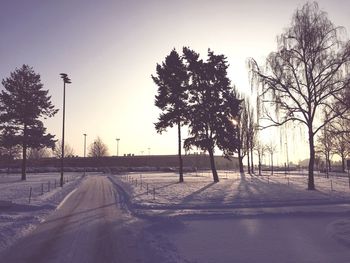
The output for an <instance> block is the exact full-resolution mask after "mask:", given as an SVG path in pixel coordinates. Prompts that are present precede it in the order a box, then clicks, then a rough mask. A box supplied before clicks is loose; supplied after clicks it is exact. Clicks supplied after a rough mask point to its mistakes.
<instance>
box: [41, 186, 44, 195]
mask: <svg viewBox="0 0 350 263" xmlns="http://www.w3.org/2000/svg"><path fill="white" fill-rule="evenodd" d="M43 194H44V183H42V184H41V195H43Z"/></svg>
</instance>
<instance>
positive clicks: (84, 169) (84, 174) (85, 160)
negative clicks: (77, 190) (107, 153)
mask: <svg viewBox="0 0 350 263" xmlns="http://www.w3.org/2000/svg"><path fill="white" fill-rule="evenodd" d="M83 135H84V176H85V172H86V171H85V169H86V168H85V167H86V159H85V158H86V135H87V134H86V133H84V134H83Z"/></svg>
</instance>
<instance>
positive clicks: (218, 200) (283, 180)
mask: <svg viewBox="0 0 350 263" xmlns="http://www.w3.org/2000/svg"><path fill="white" fill-rule="evenodd" d="M66 175H67V178H68V179H69V181H68V183H66V184H65V186H64V187H63V189H61V188H60V187H56V188H55V179H56V186H58V179H59V174H58V173H51V174H28V180H27V181H25V182H23V181H21V180H20V175H9V176H8V175H0V200H2V201H11V202H12V204H8V203H6V202H0V252H1V250H2V249H4V248H5V247H7V246H9V245H10V244H12V243H13V242H14V240H16V239H18V238H19V237H21V236H24V235H25V234H26V233H28V232H30V230H32V229H33V228H34V226H36V225H37V224H38V223H40V222H42V221H43V220H44V219H45V218H47V216H48V214H49V213H50V212H52V211H54V210H55V209H56V208H57V206H58V205H59V204H60V203H61V202H62V200H64V199H65V197H67V196H68V194H69V193H71V192H72V191H74V189H76V188H77V186H79V184H80V183H81V182H82V180H84V178H82V177H81V175H82V174H81V173H66ZM219 176H220V179H221V180H220V182H219V183H213V182H212V177H211V174H210V172H198V173H190V174H185V182H184V183H178V175H177V174H175V173H142V174H141V173H129V174H125V175H109V176H108V178H109V179H110V180H111V181H112V182H113V186H114V187H116V190H117V191H118V194H117V195H116V202H115V203H114V201H113V200H114V199H113V198H112V199H111V200H112V201H108V205H103V204H102V205H101V204H99V203H96V204H95V206H96V207H97V208H99V209H87V211H85V210H84V213H80V212H79V213H76V214H77V215H79V216H80V217H82V218H81V219H79V222H82V221H84V220H83V219H84V216H85V215H86V213H87V212H88V213H91V215H90V216H91V217H92V216H93V218H100V217H99V216H97V214H96V213H97V212H98V211H100V212H101V211H104V209H112V208H113V209H117V210H118V209H121V210H120V211H119V210H118V211H119V212H118V213H121V211H122V210H123V211H124V213H127V214H128V213H129V210H130V212H132V213H134V214H135V215H137V216H140V217H141V220H138V219H137V220H136V221H135V218H134V217H132V216H131V215H130V220H131V221H132V222H134V221H135V222H139V224H141V225H140V226H139V227H140V229H141V230H142V231H141V230H140V231H141V232H142V235H144V236H145V238H143V241H142V242H145V243H142V242H141V240H140V241H139V245H142V244H145V246H146V244H147V246H151V247H152V249H153V252H152V253H155V254H157V255H163V256H162V258H164V260H163V261H162V262H169V263H170V262H174V263H180V262H186V263H189V262H191V263H194V262H200V263H205V262H215V263H221V262H224V263H226V262H259V263H264V262H269V263H270V262H318V263H319V262H325V263H326V262H344V263H345V262H349V258H350V251H349V249H348V248H349V246H350V188H349V181H348V178H347V177H335V176H334V177H331V178H324V177H319V176H316V177H315V184H316V188H317V190H316V191H308V190H307V189H306V188H307V177H306V176H305V175H302V174H290V175H284V174H275V175H274V176H267V175H265V176H261V177H259V176H252V177H251V176H250V175H246V176H241V175H239V174H238V173H235V172H229V171H227V172H226V171H220V173H219ZM85 178H86V177H85ZM90 179H91V180H90V181H89V182H95V181H96V182H97V181H98V182H100V181H101V180H102V179H103V180H102V181H104V182H105V179H104V178H102V177H101V178H100V177H99V176H98V178H95V177H93V178H90ZM95 179H96V180H95ZM97 179H101V180H97ZM86 182H87V180H84V183H86ZM105 183H106V185H108V184H107V182H105ZM49 185H50V191H49ZM86 185H87V186H89V187H90V188H91V189H90V188H89V187H88V188H89V189H90V190H89V191H87V193H91V191H95V190H96V189H95V188H94V187H93V185H94V184H91V183H90V184H86ZM30 187H31V188H32V196H31V200H30V203H29V192H30ZM81 188H82V187H80V188H79V189H80V191H82V190H84V189H81ZM109 188H110V187H109ZM109 188H108V187H107V188H106V187H102V188H101V189H102V190H101V189H100V190H98V191H102V192H106V191H107V192H106V193H103V194H104V195H106V194H107V195H110V194H111V193H113V191H111V190H110V189H109ZM79 189H78V190H79ZM106 189H109V190H106ZM85 190H86V189H85ZM78 192H79V191H76V192H75V193H74V194H73V195H72V197H73V196H74V195H76V198H78V199H79V198H83V197H82V195H81V194H77V193H78ZM102 196H103V195H102ZM76 198H75V199H74V198H73V199H74V200H75V201H76V202H78V201H79V200H78V199H76ZM71 199H72V198H69V199H68V200H67V202H66V203H65V205H66V208H67V207H69V206H67V204H69V203H70V202H72V200H73V199H72V200H71ZM85 199H89V198H83V199H81V200H80V201H79V202H81V203H83V202H85V203H89V200H85ZM100 199H101V200H102V199H103V198H100ZM100 199H99V200H100ZM69 200H70V201H69ZM77 200H78V201H77ZM103 200H104V199H103ZM79 202H78V203H79ZM115 205H117V206H115ZM125 205H128V208H129V210H128V209H125V210H124V208H123V207H125ZM71 206H73V207H75V205H74V203H73V204H71ZM63 207H65V206H63ZM63 207H62V208H63ZM118 207H119V208H118ZM113 209H112V210H111V211H114V210H113ZM57 211H60V210H56V211H55V213H56V212H57ZM85 212H86V213H85ZM53 214H54V213H53ZM120 216H122V214H121V215H120ZM102 218H103V217H102ZM125 218H129V216H128V215H126V217H125ZM142 218H144V219H145V220H143V219H142ZM133 220H134V221H133ZM73 221H74V220H73ZM115 223H117V222H115ZM124 223H125V224H122V225H120V226H123V227H124V228H125V229H124V228H123V229H124V230H125V233H132V232H133V231H135V229H133V228H134V226H133V224H131V223H130V224H128V223H127V222H124ZM79 225H80V224H79ZM112 225H114V223H113V224H112ZM116 225H117V224H116ZM116 225H115V226H116ZM129 225H130V226H129ZM67 227H68V229H70V230H72V231H73V230H74V231H77V228H76V227H74V224H72V225H71V226H67ZM124 230H123V231H124ZM106 231H108V229H107V228H106ZM140 231H139V232H140ZM118 235H120V233H119V234H118ZM120 238H121V237H119V239H120ZM126 238H127V237H126ZM146 241H147V242H146ZM133 246H135V247H136V245H133ZM75 249H79V251H81V250H83V249H84V248H81V247H80V248H74V249H73V251H75ZM121 253H122V252H121ZM112 254H113V253H112ZM144 256H145V258H143V260H141V261H137V262H149V261H150V258H149V257H148V256H151V255H144ZM146 258H148V259H149V260H148V261H147V260H146ZM151 258H152V257H151Z"/></svg>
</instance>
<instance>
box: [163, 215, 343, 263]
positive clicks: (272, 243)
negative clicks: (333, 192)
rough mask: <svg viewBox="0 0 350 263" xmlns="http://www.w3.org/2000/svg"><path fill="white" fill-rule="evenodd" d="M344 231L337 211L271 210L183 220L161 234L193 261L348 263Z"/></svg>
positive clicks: (221, 262) (195, 262)
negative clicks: (292, 212) (290, 212)
mask: <svg viewBox="0 0 350 263" xmlns="http://www.w3.org/2000/svg"><path fill="white" fill-rule="evenodd" d="M344 224H346V225H347V227H346V228H345V227H344ZM337 229H339V230H340V232H339V233H337ZM346 231H349V220H347V219H345V218H342V217H338V216H320V217H318V216H316V215H309V216H288V215H281V216H276V215H274V216H271V217H270V216H256V217H247V218H244V217H243V218H227V219H222V218H217V219H194V220H185V221H184V227H183V228H182V229H181V230H180V231H176V232H175V231H174V232H172V233H170V234H169V233H168V234H163V235H165V237H167V238H171V239H172V241H173V242H174V243H175V244H176V245H175V246H176V248H177V251H178V253H180V254H181V255H182V256H183V257H184V258H186V259H187V260H188V261H189V262H193V263H197V262H198V263H232V262H238V263H252V262H259V263H280V262H284V263H296V262H298V263H331V262H337V263H348V262H350V251H349V247H348V246H349V243H348V242H349V240H347V239H345V238H344V239H343V240H342V236H341V235H342V234H345V233H346ZM339 234H341V235H339ZM339 241H340V242H339Z"/></svg>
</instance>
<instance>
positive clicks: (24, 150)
mask: <svg viewBox="0 0 350 263" xmlns="http://www.w3.org/2000/svg"><path fill="white" fill-rule="evenodd" d="M26 137H27V125H24V129H23V147H22V178H21V179H22V180H23V181H24V180H27V175H26V167H27V138H26Z"/></svg>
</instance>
